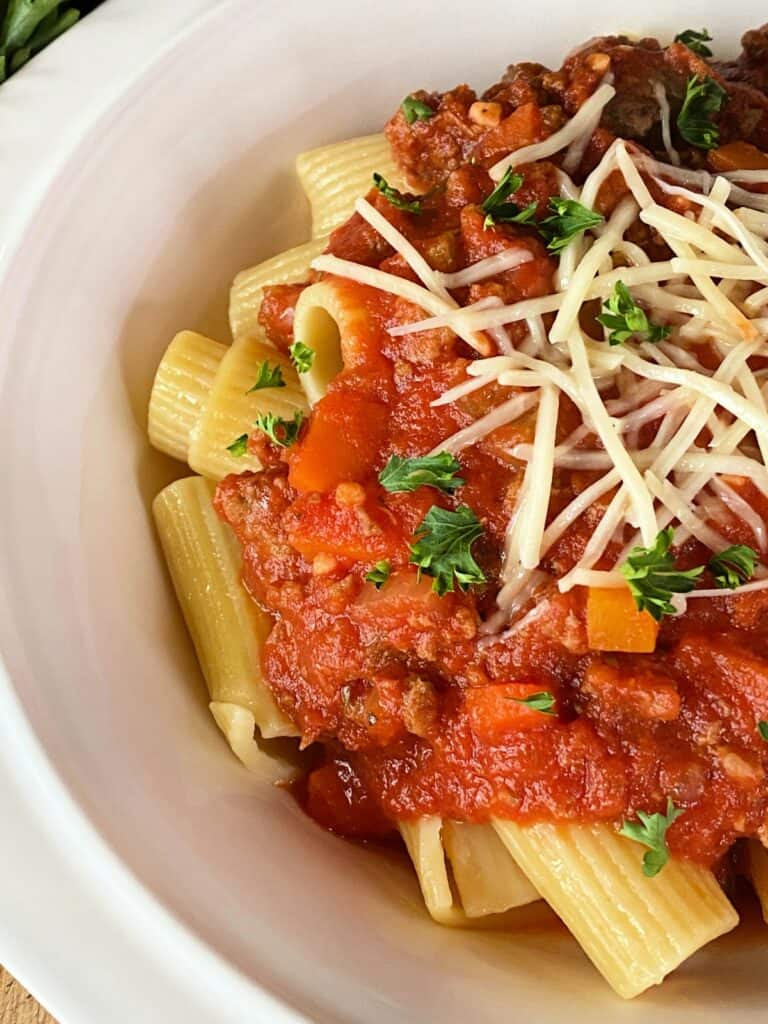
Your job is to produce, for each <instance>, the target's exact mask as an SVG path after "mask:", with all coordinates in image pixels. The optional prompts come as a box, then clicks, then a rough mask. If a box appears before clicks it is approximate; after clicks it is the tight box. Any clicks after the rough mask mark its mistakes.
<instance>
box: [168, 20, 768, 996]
mask: <svg viewBox="0 0 768 1024" xmlns="http://www.w3.org/2000/svg"><path fill="white" fill-rule="evenodd" d="M705 43H706V33H700V32H696V31H690V30H689V31H687V32H684V33H682V34H681V35H680V36H679V37H678V38H677V39H676V41H675V42H674V43H673V44H671V47H668V48H665V47H662V46H656V45H650V44H649V43H648V42H647V41H642V42H639V43H629V42H625V41H617V40H616V39H614V38H612V37H605V38H601V39H600V40H598V41H597V42H595V43H593V44H592V45H590V46H589V47H587V48H585V49H583V50H579V51H574V53H573V54H572V55H571V57H570V58H569V60H568V61H567V62H566V64H565V65H564V66H563V68H562V69H560V71H559V72H558V73H557V74H556V75H549V76H548V75H545V74H540V73H539V72H538V71H536V72H534V71H533V70H531V68H533V67H534V66H533V65H524V66H521V67H522V69H518V70H517V71H516V72H515V73H514V74H513V75H511V76H506V77H505V78H504V79H503V80H502V81H501V82H499V83H498V84H497V85H496V86H494V87H492V88H491V89H490V90H488V92H487V93H486V94H485V95H484V96H483V97H482V98H478V97H477V96H476V95H475V93H474V92H472V90H471V89H469V87H467V86H460V87H458V88H457V89H455V90H451V91H450V92H448V93H443V94H438V93H428V92H424V91H417V92H414V93H411V94H409V95H407V96H406V97H405V98H404V99H403V101H402V103H401V105H400V107H399V108H398V110H397V111H396V113H395V114H394V115H393V117H392V118H391V120H390V122H389V124H388V125H387V129H386V135H371V136H365V137H362V138H358V139H353V140H351V141H349V142H343V143H336V144H334V145H332V146H329V147H324V148H322V149H318V150H312V151H309V152H306V153H303V154H301V155H300V156H299V157H298V159H297V165H296V166H297V172H298V177H299V180H300V182H301V184H302V187H303V188H304V191H305V194H306V196H307V198H308V200H309V204H310V207H311V214H312V239H311V240H310V241H308V242H307V243H305V244H303V245H300V246H298V247H295V248H293V249H290V250H288V251H287V252H285V253H283V254H281V255H278V256H275V257H273V258H271V259H268V260H266V261H265V262H263V263H261V264H259V265H258V266H255V267H253V268H250V269H248V270H245V271H243V272H242V273H241V274H239V275H238V276H237V278H236V279H235V282H234V285H233V288H232V292H231V296H230V324H231V329H232V335H233V339H234V341H233V343H232V345H231V346H229V347H225V346H223V345H221V344H220V343H219V342H217V341H212V340H210V339H207V338H204V337H202V336H201V335H197V334H194V333H193V332H189V331H186V332H182V333H181V334H180V335H178V336H177V337H176V338H175V339H174V340H173V342H172V344H171V346H170V348H169V350H168V352H167V354H166V356H165V357H164V359H163V361H162V362H161V364H160V368H159V370H158V374H157V378H156V382H155V386H154V389H153V393H152V396H151V400H150V410H149V430H150V440H151V442H152V443H153V444H154V445H155V447H157V448H158V449H159V450H161V451H163V452H165V453H166V454H168V455H171V456H173V457H175V458H177V459H181V460H185V461H187V462H188V463H189V465H190V467H191V468H192V469H193V471H194V472H195V473H197V474H200V475H199V476H195V477H192V478H190V479H186V480H181V481H178V482H176V483H175V484H172V485H171V486H170V487H168V488H166V489H165V490H164V491H163V492H162V493H161V494H160V495H159V496H158V498H157V499H156V501H155V505H154V512H155V519H156V523H157V527H158V532H159V534H160V538H161V542H162V545H163V548H164V551H165V554H166V559H167V561H168V565H169V568H170V572H171V577H172V579H173V582H174V585H175V588H176V591H177V595H178V598H179V603H180V605H181V607H182V611H183V613H184V616H185V618H186V620H187V624H188V627H189V631H190V634H191V636H192V639H193V642H194V644H195V647H196V649H197V652H198V657H199V660H200V663H201V667H202V669H203V673H204V675H205V677H206V681H207V684H208V688H209V694H210V709H211V712H212V714H213V716H214V719H215V721H216V723H217V724H218V725H219V728H220V729H221V730H222V732H223V733H224V734H225V736H226V737H227V739H228V742H229V744H230V746H231V748H232V750H233V751H234V753H235V754H236V755H237V757H238V758H239V759H240V760H241V761H242V762H243V763H244V764H245V765H246V766H247V767H249V768H250V769H251V770H254V771H255V772H257V773H258V774H261V775H262V776H265V777H269V778H271V779H273V780H275V781H287V780H292V779H294V778H296V773H297V766H296V764H295V763H294V760H293V758H292V757H287V758H286V757H285V752H284V750H283V749H280V750H277V749H276V748H274V747H271V746H270V744H273V743H275V742H278V741H279V742H281V743H282V742H289V741H290V738H291V737H296V738H300V741H301V747H302V748H304V747H308V746H311V747H313V748H314V749H315V750H316V751H317V756H316V757H314V758H313V763H312V766H311V768H310V769H309V771H308V774H307V776H306V779H305V782H304V783H303V787H304V788H303V790H302V792H303V793H304V795H303V798H302V799H303V801H304V805H305V808H306V809H307V811H308V812H309V814H310V815H311V816H312V817H313V818H314V819H315V820H316V821H318V822H319V823H321V824H322V825H324V826H326V827H329V828H331V829H334V830H336V831H339V832H342V833H344V834H347V835H350V836H353V837H356V838H367V839H378V838H381V837H382V836H390V835H392V834H393V833H395V834H397V833H399V835H400V837H401V838H402V841H403V843H404V845H405V848H406V850H407V852H408V855H409V857H410V859H411V862H412V864H413V866H414V869H415V871H416V875H417V877H418V881H419V885H420V889H421V893H422V896H423V899H424V903H425V906H426V909H427V911H428V913H429V914H430V915H431V917H432V918H433V919H434V920H435V921H437V922H438V923H440V924H445V925H451V926H460V927H465V928H466V927H489V926H490V927H499V926H503V927H506V928H512V929H514V928H515V927H516V926H517V924H518V923H519V921H520V914H521V908H523V907H526V906H528V905H529V904H533V903H535V902H536V901H538V900H544V901H546V903H547V904H548V905H549V906H550V907H551V908H552V910H554V912H555V913H556V914H557V915H558V916H559V917H560V919H561V920H562V921H563V922H564V923H565V925H566V926H567V927H568V929H569V930H570V931H571V933H572V934H573V936H574V937H575V938H576V939H577V940H578V942H579V943H580V945H581V946H582V948H583V950H584V952H585V953H586V955H587V956H588V957H589V958H590V960H591V961H592V962H593V964H594V965H595V966H596V968H597V969H598V970H599V971H600V973H601V974H602V975H603V976H604V978H605V979H606V981H607V982H608V983H609V984H610V985H611V986H612V987H613V989H614V990H615V992H616V993H617V994H618V995H619V996H621V997H623V998H634V997H635V996H638V995H640V994H641V993H643V992H644V991H646V990H647V989H648V988H649V987H651V986H653V985H656V984H659V983H660V982H661V981H662V980H663V979H664V977H665V976H666V975H667V974H668V973H669V972H670V971H673V970H674V969H675V968H676V967H678V966H679V965H680V964H681V963H682V962H683V961H684V960H686V959H687V958H688V957H689V956H691V955H693V954H694V953H695V952H696V950H698V949H700V948H701V947H702V946H703V945H705V944H706V943H708V942H710V941H712V940H713V939H716V938H717V937H718V936H720V935H722V934H724V933H725V932H727V931H729V930H730V929H732V928H733V927H735V925H736V924H737V921H738V916H737V913H736V911H735V909H734V907H733V906H732V905H731V902H730V901H729V899H728V898H727V896H726V895H725V892H724V890H723V887H722V886H721V884H720V882H721V880H723V879H727V878H728V876H729V874H730V873H731V872H732V871H734V870H735V868H736V866H737V865H736V862H735V860H734V863H731V858H730V852H726V853H725V854H724V853H723V851H728V847H729V845H730V844H732V842H733V837H734V836H736V835H738V836H743V837H745V839H747V847H746V852H745V858H746V867H747V869H748V873H749V876H750V878H751V880H752V883H753V886H754V888H755V891H756V893H757V895H758V897H759V899H760V901H761V904H762V907H763V912H764V915H765V914H766V899H767V898H768V897H767V895H766V894H767V893H768V854H766V851H765V848H764V847H763V845H762V844H761V843H760V842H759V838H758V837H759V836H761V835H764V834H765V807H766V796H767V795H768V790H766V781H765V780H766V777H768V632H766V628H765V626H764V624H763V623H764V618H765V616H764V614H763V604H762V603H761V602H762V601H763V598H764V594H763V591H764V590H765V588H766V587H768V556H767V555H766V552H768V526H767V525H766V524H767V523H768V464H766V462H765V458H766V457H768V413H766V401H767V400H768V390H766V384H765V362H766V360H768V343H766V342H765V340H764V338H765V335H766V330H767V328H766V323H768V321H766V318H765V317H764V316H763V313H764V309H763V307H764V305H765V296H763V291H765V288H764V287H763V286H764V285H765V284H766V282H768V259H766V255H765V252H764V248H765V246H764V244H763V239H764V237H765V236H766V235H768V205H766V201H765V197H764V196H763V193H762V191H761V190H762V189H763V188H764V186H765V185H768V156H767V155H766V154H765V153H764V152H763V150H764V149H766V148H768V136H766V137H765V139H763V137H762V136H761V135H759V134H757V135H754V137H752V135H751V134H750V133H752V132H753V129H754V124H755V123H756V122H755V117H754V115H755V111H754V110H751V111H750V107H749V103H750V101H749V100H748V99H747V100H745V99H744V97H743V96H742V98H741V99H740V100H739V102H738V103H737V104H735V105H734V106H732V107H729V106H728V104H729V103H730V102H731V93H732V90H733V88H735V87H734V86H733V85H732V84H731V80H730V78H729V82H726V83H724V82H723V80H721V79H720V78H719V77H718V73H717V71H716V70H715V69H713V67H712V66H711V65H709V64H708V63H707V62H706V60H704V58H706V56H707V54H706V53H704V52H703V50H702V47H704V49H706V46H705ZM747 57H749V54H747V55H746V57H745V59H747ZM749 59H751V58H749ZM626 62H630V63H631V66H632V68H633V69H635V71H633V73H632V74H630V75H627V74H625V73H624V72H625V70H626ZM747 64H749V60H747ZM740 66H741V65H734V68H737V67H740ZM635 72H636V73H635ZM729 74H730V72H729ZM737 74H738V72H737V71H736V70H734V71H733V75H737ZM531 75H533V78H531V77H530V76H531ZM646 87H647V88H646ZM750 95H753V96H754V93H752V94H750ZM564 96H568V97H569V100H568V103H567V104H565V105H564ZM648 96H653V97H654V99H653V101H652V102H650V101H648V99H647V97H648ZM638 97H642V98H643V102H642V104H641V106H642V110H643V111H644V114H643V118H639V116H638V114H637V111H638V109H639V108H638V103H637V101H638ZM657 107H658V110H657V109H656V108H657ZM761 116H762V115H761ZM630 129H631V130H630ZM622 131H626V132H627V133H628V137H627V138H626V139H624V138H622V137H621V132H622ZM638 143H639V145H638ZM705 164H706V166H707V168H708V169H707V170H706V171H705V170H702V168H703V167H704V165H705ZM408 189H410V190H411V191H408ZM286 285H287V286H288V287H285V286H286ZM761 296H762V298H761ZM214 494H215V498H216V504H215V507H214V504H213V497H214ZM241 573H242V574H243V578H245V579H246V580H247V584H248V589H247V590H246V589H245V586H244V584H243V582H242V580H241ZM740 867H741V870H743V869H744V863H743V861H742V862H740ZM715 869H716V870H715ZM766 919H767V920H768V917H767V918H766Z"/></svg>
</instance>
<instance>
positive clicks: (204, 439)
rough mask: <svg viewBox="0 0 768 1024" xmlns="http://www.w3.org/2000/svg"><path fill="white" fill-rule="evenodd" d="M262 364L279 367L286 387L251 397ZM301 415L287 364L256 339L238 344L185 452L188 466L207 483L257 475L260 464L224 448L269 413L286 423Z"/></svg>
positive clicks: (297, 389) (221, 370) (298, 393)
mask: <svg viewBox="0 0 768 1024" xmlns="http://www.w3.org/2000/svg"><path fill="white" fill-rule="evenodd" d="M264 362H267V363H269V364H270V365H272V366H274V365H277V366H279V367H280V369H281V372H282V374H283V377H284V379H285V382H286V386H285V387H282V388H264V389H262V390H259V391H253V392H251V390H250V389H251V388H252V387H253V385H254V383H255V381H256V379H257V376H258V373H259V367H260V366H261V365H262V363H264ZM306 409H307V405H306V401H305V399H304V394H303V392H302V391H301V388H300V387H299V383H298V378H297V375H296V371H295V370H294V368H293V365H292V364H291V361H290V359H288V357H287V356H285V355H283V354H282V353H281V352H278V351H277V350H276V349H275V348H273V347H272V346H271V345H267V344H266V343H265V342H263V341H259V340H257V339H256V338H248V337H246V338H240V339H239V340H238V341H235V342H234V343H233V344H232V346H231V348H230V349H229V350H228V351H227V353H226V355H225V356H224V358H223V359H222V361H221V366H220V367H219V372H218V373H217V375H216V379H215V380H214V383H213V387H212V388H211V392H210V395H209V397H208V401H207V403H206V405H205V409H204V411H203V414H202V416H201V417H200V419H199V421H198V423H197V426H196V429H195V432H194V436H193V437H192V440H191V443H190V446H189V459H188V461H189V465H190V467H191V468H192V469H193V470H194V471H195V472H196V473H200V474H202V475H203V476H207V477H209V478H210V479H211V480H220V479H221V478H222V477H224V476H226V475H227V473H242V472H243V471H244V470H247V469H252V470H256V469H258V468H259V463H258V460H257V459H256V458H255V457H254V456H253V455H251V454H250V452H247V453H246V454H244V455H233V454H232V453H231V452H230V451H228V446H229V445H231V444H232V442H233V441H234V440H235V439H236V438H237V437H239V436H240V435H242V434H243V433H248V432H250V431H251V430H252V429H253V424H254V421H255V420H256V417H257V416H258V415H260V414H265V413H274V414H275V415H276V416H280V417H287V418H289V419H290V418H291V417H293V415H294V414H295V413H296V412H301V413H304V412H306Z"/></svg>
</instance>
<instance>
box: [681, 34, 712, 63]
mask: <svg viewBox="0 0 768 1024" xmlns="http://www.w3.org/2000/svg"><path fill="white" fill-rule="evenodd" d="M675 42H676V43H682V44H683V46H687V47H688V49H689V50H693V52H694V53H697V54H698V55H699V56H700V57H711V56H712V51H711V50H710V48H709V47H708V46H707V45H705V44H706V43H711V42H712V36H711V35H710V34H709V32H708V30H707V29H705V28H703V29H702V30H701V32H697V31H696V29H695V28H686V29H685V30H684V31H682V32H678V33H677V35H676V36H675Z"/></svg>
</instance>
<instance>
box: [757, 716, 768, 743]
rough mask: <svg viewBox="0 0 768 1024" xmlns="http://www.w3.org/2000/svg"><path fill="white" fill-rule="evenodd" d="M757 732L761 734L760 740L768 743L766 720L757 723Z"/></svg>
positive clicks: (767, 723) (767, 722) (767, 724)
mask: <svg viewBox="0 0 768 1024" xmlns="http://www.w3.org/2000/svg"><path fill="white" fill-rule="evenodd" d="M757 731H758V732H759V733H760V738H761V739H763V740H765V742H766V743H768V721H766V720H765V719H764V718H763V719H761V720H760V721H759V722H758V723H757Z"/></svg>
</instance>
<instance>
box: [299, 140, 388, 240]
mask: <svg viewBox="0 0 768 1024" xmlns="http://www.w3.org/2000/svg"><path fill="white" fill-rule="evenodd" d="M296 171H297V173H298V176H299V181H300V182H301V187H302V188H303V189H304V192H305V194H306V197H307V199H308V200H309V204H310V206H311V208H312V237H313V238H323V237H325V236H326V235H329V234H330V233H331V231H333V229H334V228H337V227H338V226H339V224H343V223H344V221H345V220H346V219H347V217H349V215H350V214H351V213H352V210H353V208H354V205H355V200H356V199H357V198H358V197H359V196H362V195H365V193H366V192H367V191H368V190H369V189H370V187H371V183H372V182H371V179H372V176H373V172H374V171H377V172H378V173H379V174H381V175H382V177H384V178H385V179H386V180H387V181H388V182H389V184H390V185H393V186H394V187H395V188H404V187H405V184H404V181H403V176H402V174H401V173H400V171H399V170H398V168H397V167H396V165H395V162H394V160H393V159H392V154H391V152H390V149H389V143H388V142H387V140H386V138H385V137H384V136H383V135H381V134H379V135H365V136H362V137H361V138H357V139H350V140H348V141H346V142H337V143H335V144H334V145H331V146H321V147H320V148H319V149H310V150H308V151H307V152H306V153H301V154H300V155H299V156H298V157H297V158H296Z"/></svg>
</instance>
